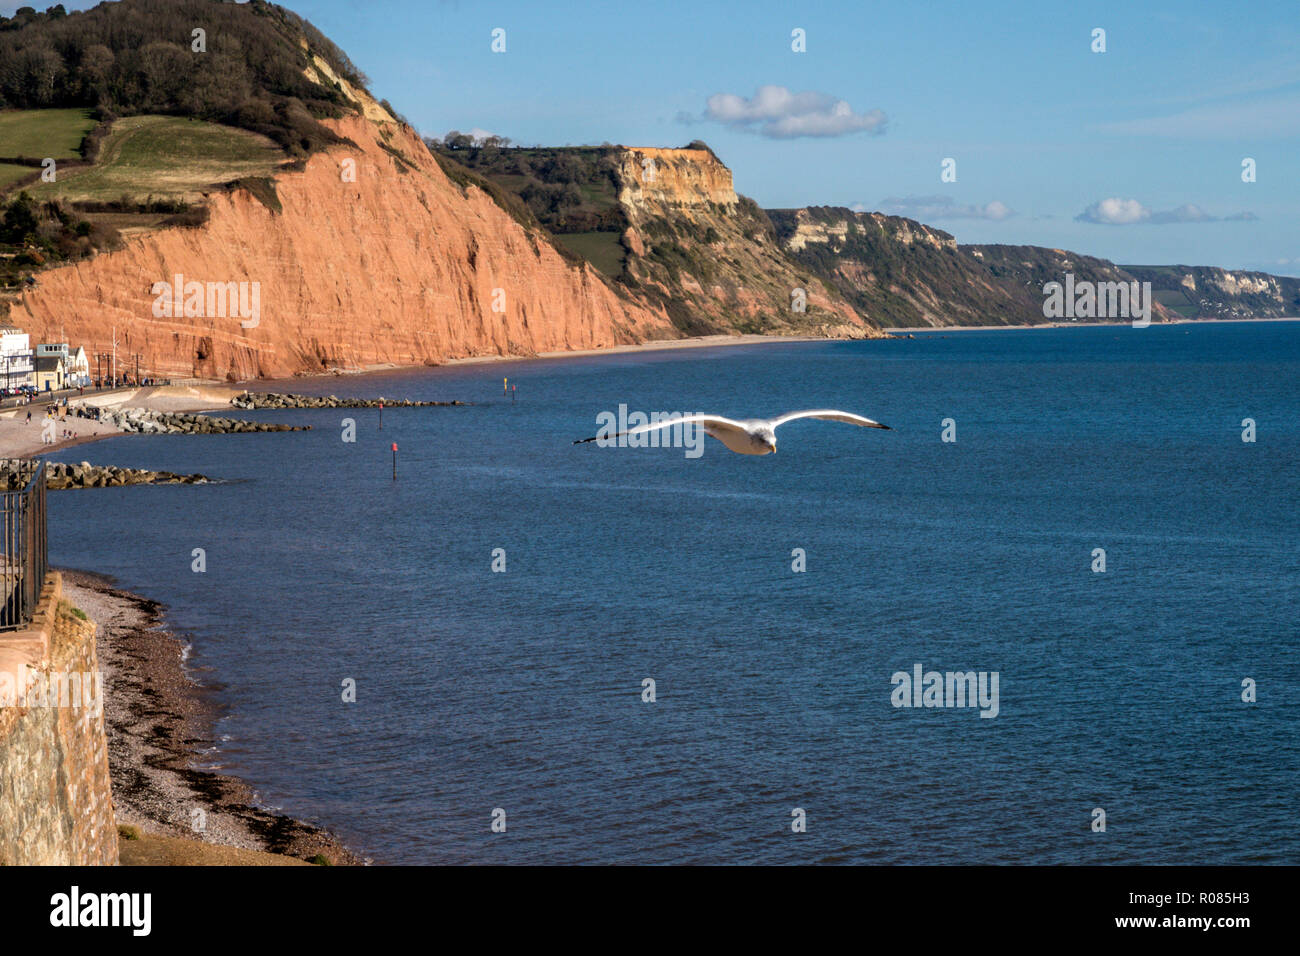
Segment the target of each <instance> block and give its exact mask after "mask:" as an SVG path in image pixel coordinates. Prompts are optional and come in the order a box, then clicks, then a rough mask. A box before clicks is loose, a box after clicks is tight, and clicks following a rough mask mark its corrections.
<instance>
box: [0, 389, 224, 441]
mask: <svg viewBox="0 0 1300 956" xmlns="http://www.w3.org/2000/svg"><path fill="white" fill-rule="evenodd" d="M240 391H242V389H238V388H234V387H231V386H227V385H218V384H211V385H156V386H145V387H143V388H137V387H129V388H117V389H106V390H103V391H92V390H89V389H88V390H87V391H86V392H85V394H84V395H80V394H78V393H77V391H76V390H75V389H72V390H64V391H63V392H60V393H58V394H57V395H55V396H50V397H47V396H46V395H44V394H42V395H39V396H38V397H36V398H35V399H33V401H32V402H31V403H30V404H27V405H17V406H14V405H9V404H6V405H5V406H4V407H3V408H2V409H0V458H27V457H31V456H33V455H40V454H44V453H46V452H49V451H53V450H54V449H57V448H61V447H65V446H68V445H76V444H80V443H81V442H85V441H90V440H93V439H95V438H103V437H106V436H108V435H116V434H121V433H122V429H121V428H119V427H117V426H116V425H112V424H110V423H108V422H100V421H96V420H95V419H93V418H82V417H78V416H77V415H76V414H75V412H74V409H75V407H76V406H78V405H85V406H88V407H93V408H101V409H105V410H117V409H121V408H144V409H148V410H150V411H157V412H197V411H205V410H209V409H221V408H227V407H228V406H229V405H230V399H231V397H232V396H234V395H237V394H238V393H239V392H240ZM64 398H67V401H68V405H67V407H64V406H63V404H62V402H63V399H64ZM6 401H7V402H8V401H13V400H12V399H7V400H6ZM56 403H58V404H57V405H56ZM51 411H53V412H54V414H55V417H56V419H57V421H56V423H55V426H54V436H55V440H54V442H53V443H50V442H46V441H43V440H42V430H43V423H44V420H45V418H46V415H47V414H48V413H50V412H51ZM29 412H30V413H31V419H30V421H29V420H28V413H29Z"/></svg>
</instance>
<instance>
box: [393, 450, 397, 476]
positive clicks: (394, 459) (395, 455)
mask: <svg viewBox="0 0 1300 956" xmlns="http://www.w3.org/2000/svg"><path fill="white" fill-rule="evenodd" d="M396 480H397V442H393V481H396Z"/></svg>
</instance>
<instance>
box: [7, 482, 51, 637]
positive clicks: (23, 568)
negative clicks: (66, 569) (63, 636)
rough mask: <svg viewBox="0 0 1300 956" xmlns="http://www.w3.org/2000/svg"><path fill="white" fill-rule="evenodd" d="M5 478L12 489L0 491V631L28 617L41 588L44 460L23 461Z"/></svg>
mask: <svg viewBox="0 0 1300 956" xmlns="http://www.w3.org/2000/svg"><path fill="white" fill-rule="evenodd" d="M10 469H11V470H9V471H8V472H7V473H6V475H5V477H6V478H7V479H8V487H10V488H14V489H15V490H13V491H4V492H0V522H3V532H4V539H3V540H0V598H2V599H3V601H4V603H3V605H2V606H0V630H6V629H12V628H15V627H22V626H23V625H24V624H26V623H27V622H29V621H30V620H31V619H32V615H33V614H34V613H35V612H36V604H37V602H38V601H40V599H41V589H42V588H43V587H45V574H46V572H47V571H48V570H49V551H48V550H47V541H46V536H45V462H43V461H31V460H23V461H21V462H17V463H15V464H13V465H11V466H10Z"/></svg>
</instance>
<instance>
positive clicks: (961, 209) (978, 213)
mask: <svg viewBox="0 0 1300 956" xmlns="http://www.w3.org/2000/svg"><path fill="white" fill-rule="evenodd" d="M880 211H881V212H884V213H888V214H889V215H891V216H906V217H907V218H908V219H917V220H920V221H921V222H926V221H927V220H931V219H992V220H995V221H1001V220H1003V219H1010V218H1011V217H1012V216H1014V215H1015V214H1016V213H1015V210H1013V209H1011V208H1009V207H1008V206H1007V205H1006V203H1004V202H1001V201H999V200H997V199H994V200H993V201H992V202H987V203H985V204H984V205H983V206H980V205H972V204H966V203H959V202H957V201H956V200H954V199H952V198H951V197H948V196H891V197H889V198H888V199H882V200H881V201H880Z"/></svg>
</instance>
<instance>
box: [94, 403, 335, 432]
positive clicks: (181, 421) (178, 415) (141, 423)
mask: <svg viewBox="0 0 1300 956" xmlns="http://www.w3.org/2000/svg"><path fill="white" fill-rule="evenodd" d="M99 421H101V422H106V423H108V424H110V425H115V426H116V427H118V428H120V429H122V431H124V432H139V433H141V434H154V435H225V434H233V433H242V432H300V431H310V430H311V426H310V425H277V424H275V423H274V422H248V421H244V420H243V419H242V418H218V417H216V416H214V415H191V414H187V413H182V412H156V411H150V410H149V409H145V408H124V409H121V410H119V411H108V410H104V411H102V412H100V415H99Z"/></svg>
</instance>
